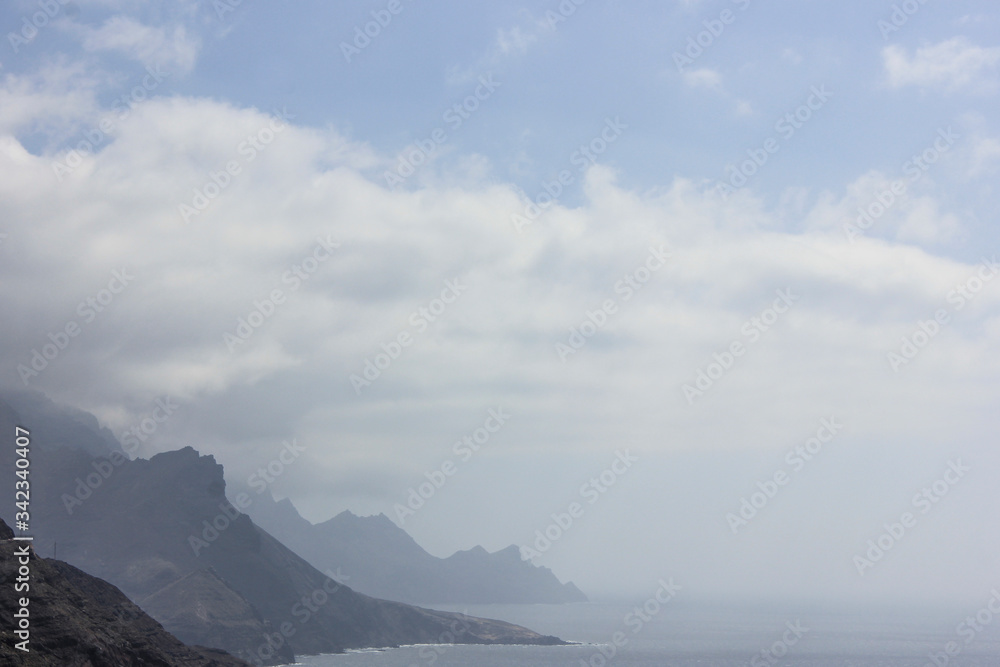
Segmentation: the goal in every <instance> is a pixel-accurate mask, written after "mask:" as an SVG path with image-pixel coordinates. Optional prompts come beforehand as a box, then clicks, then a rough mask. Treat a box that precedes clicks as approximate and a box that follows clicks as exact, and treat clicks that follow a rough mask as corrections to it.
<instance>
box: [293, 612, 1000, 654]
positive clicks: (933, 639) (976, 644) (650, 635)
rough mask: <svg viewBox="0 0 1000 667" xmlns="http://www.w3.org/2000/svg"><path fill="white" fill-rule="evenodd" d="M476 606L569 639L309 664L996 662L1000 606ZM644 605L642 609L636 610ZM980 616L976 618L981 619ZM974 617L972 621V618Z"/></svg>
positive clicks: (423, 649)
mask: <svg viewBox="0 0 1000 667" xmlns="http://www.w3.org/2000/svg"><path fill="white" fill-rule="evenodd" d="M671 604H674V602H671V603H669V604H666V605H664V606H663V607H662V608H661V609H658V610H656V612H657V613H656V614H653V615H651V614H648V613H645V612H643V610H642V609H638V610H637V609H636V607H635V606H634V605H624V604H601V603H582V604H569V605H475V606H466V605H463V606H459V607H455V606H445V607H442V606H441V605H435V607H436V608H438V609H445V610H448V611H458V612H464V613H467V614H469V615H472V616H480V617H484V618H493V619H500V620H504V621H509V622H512V623H516V624H518V625H523V626H525V627H528V628H531V629H532V630H535V631H537V632H540V633H542V634H549V635H555V636H557V637H560V638H562V639H565V640H567V641H573V642H578V643H577V644H575V645H571V646H469V645H420V646H404V647H400V648H392V649H368V650H359V651H350V652H347V653H344V654H341V655H319V656H305V657H302V658H300V661H299V662H298V663H296V664H299V665H308V666H309V667H362V666H365V667H368V666H372V667H374V666H376V665H377V666H384V667H432V666H433V667H459V666H461V667H508V666H509V667H606V666H610V665H614V666H615V667H654V666H655V667H1000V614H998V618H997V619H996V622H995V623H994V619H993V612H992V611H990V610H989V609H988V608H987V607H983V608H976V607H972V608H966V609H963V608H955V609H949V610H932V611H916V610H914V609H892V610H885V609H874V608H867V609H861V610H837V611H832V610H829V609H827V610H815V609H805V608H800V609H794V608H781V609H779V608H768V609H762V608H760V607H752V606H746V607H729V606H727V607H719V606H711V605H708V606H682V605H675V606H673V607H671V606H670V605H671ZM636 611H639V612H640V613H639V614H636ZM977 619H978V620H977ZM970 621H971V623H970Z"/></svg>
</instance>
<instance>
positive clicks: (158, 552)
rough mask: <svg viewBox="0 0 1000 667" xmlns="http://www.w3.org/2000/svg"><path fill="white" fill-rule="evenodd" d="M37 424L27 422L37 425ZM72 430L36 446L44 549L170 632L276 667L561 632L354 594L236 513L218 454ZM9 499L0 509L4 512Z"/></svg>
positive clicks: (6, 423)
mask: <svg viewBox="0 0 1000 667" xmlns="http://www.w3.org/2000/svg"><path fill="white" fill-rule="evenodd" d="M19 419H20V417H18V416H17V415H16V413H14V412H13V411H12V410H11V409H10V408H9V406H5V405H3V404H2V402H0V427H2V428H4V429H7V428H8V427H9V430H10V431H11V432H12V431H13V424H14V422H15V421H18V420H19ZM32 421H33V420H32V419H31V418H28V420H27V421H26V422H25V423H23V424H21V425H23V426H27V427H29V428H32V429H33V430H36V432H37V429H36V427H35V426H34V425H33V424H32ZM88 430H90V429H88ZM71 431H72V430H71V429H70V433H68V434H67V437H66V439H65V440H66V444H65V445H60V444H53V443H51V442H45V441H43V439H41V438H37V437H36V438H35V439H34V440H33V443H32V463H31V475H32V480H33V481H32V484H33V485H37V487H36V488H42V487H44V488H45V489H46V492H45V493H44V494H39V495H37V496H35V495H34V494H33V497H32V506H31V509H32V532H33V534H34V536H35V547H36V548H37V549H39V550H41V551H42V553H52V552H53V551H54V550H55V543H56V542H57V541H58V554H59V557H60V558H63V559H65V560H66V561H67V562H69V563H71V564H73V565H74V566H76V567H79V568H80V569H81V570H83V571H85V572H87V573H89V574H91V575H94V576H97V577H100V578H101V579H105V580H107V581H109V582H111V583H112V584H114V585H115V586H118V587H119V588H120V589H121V591H122V592H124V593H125V594H126V595H127V596H129V597H130V598H131V599H132V600H134V601H137V602H139V603H140V604H143V603H145V602H146V601H148V602H149V607H150V609H151V610H152V611H153V612H154V614H155V617H156V618H157V620H160V621H161V622H163V623H164V625H165V627H166V628H167V630H169V631H173V632H178V633H180V634H182V635H184V636H186V637H188V638H190V639H191V640H192V641H194V640H197V641H202V640H204V641H206V642H209V643H211V644H213V645H214V646H216V647H218V648H223V649H225V650H227V651H230V652H232V653H238V654H239V655H241V656H244V657H245V658H246V659H248V660H249V661H250V662H254V663H259V664H278V663H280V662H282V661H284V660H286V658H287V656H288V655H289V653H288V651H289V650H291V651H292V652H294V653H297V654H302V653H304V654H313V653H332V652H339V651H342V650H344V649H347V648H366V647H383V646H396V645H400V644H423V643H442V642H444V643H450V642H459V643H518V644H556V643H561V642H560V640H559V639H557V638H555V637H546V636H542V635H539V634H537V633H534V632H532V631H530V630H527V629H525V628H521V627H519V626H514V625H511V624H507V623H502V622H498V621H486V620H482V619H474V618H469V617H464V616H462V615H461V614H451V613H446V612H437V611H431V610H427V609H421V608H418V607H414V606H411V605H406V604H400V603H396V602H387V601H384V600H378V599H375V598H372V597H368V596H366V595H362V594H360V593H357V592H355V591H354V590H352V589H351V588H350V587H349V586H348V585H345V584H344V583H342V582H338V581H337V580H336V576H335V575H334V573H333V572H331V573H329V575H328V574H327V573H323V572H320V571H319V570H317V569H316V568H315V567H313V566H311V565H310V564H309V563H307V562H306V561H305V560H303V559H302V558H300V557H299V556H298V555H296V554H295V553H294V552H293V551H291V550H290V549H288V548H287V547H286V546H285V545H283V544H282V543H281V542H279V541H278V540H277V539H275V538H274V537H272V536H271V535H270V534H268V533H267V532H266V531H264V530H262V529H261V528H259V527H258V526H256V525H254V523H253V522H252V521H251V520H250V517H248V516H247V515H245V514H242V513H241V512H240V511H239V507H238V506H239V497H238V494H236V497H234V500H236V501H237V507H234V506H233V505H232V504H231V503H230V502H229V500H227V498H226V484H225V481H224V477H223V469H222V466H221V465H219V464H218V463H216V461H215V460H214V459H213V458H212V457H211V456H201V455H199V454H198V452H196V451H195V450H194V449H192V448H190V447H187V448H184V449H181V450H178V451H174V452H166V453H163V454H159V455H157V456H155V457H153V458H152V459H149V460H145V459H136V460H131V461H130V460H128V459H127V458H126V457H124V456H122V455H121V454H120V453H119V451H116V450H115V449H114V448H112V447H109V448H108V449H107V450H106V451H107V452H108V453H107V455H106V456H101V457H94V456H92V455H91V454H90V453H89V452H88V451H85V450H83V449H79V448H75V447H73V446H72V445H71V444H70V443H72V441H73V438H72V432H71ZM81 437H89V436H84V435H83V434H82V435H81ZM10 455H11V451H10V448H0V466H2V467H3V468H4V469H5V470H11V469H12V462H11V461H10ZM8 509H9V508H7V507H4V506H0V516H9V515H10V513H9V511H8ZM185 578H187V581H184V579H185ZM200 584H204V585H207V586H208V587H209V590H207V591H202V590H199V589H198V587H199V585H200ZM199 603H200V604H202V607H201V608H200V609H199V608H198V607H197V605H198V604H199ZM191 604H194V605H195V608H194V609H192V608H191V607H190V606H189V605H191ZM255 618H258V619H261V620H262V625H261V626H256V625H255V620H254V619H255ZM262 629H263V630H264V631H265V632H261V630H262ZM255 632H256V633H258V634H257V635H256V636H254V633H255ZM265 634H266V635H267V636H264V635H265Z"/></svg>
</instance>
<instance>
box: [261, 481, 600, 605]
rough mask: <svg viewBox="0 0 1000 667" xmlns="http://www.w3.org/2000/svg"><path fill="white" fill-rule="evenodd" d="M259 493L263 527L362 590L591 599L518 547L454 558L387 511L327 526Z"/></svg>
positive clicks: (458, 600) (454, 599) (520, 600)
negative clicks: (438, 552)
mask: <svg viewBox="0 0 1000 667" xmlns="http://www.w3.org/2000/svg"><path fill="white" fill-rule="evenodd" d="M249 495H251V496H252V497H253V504H252V505H251V506H250V507H249V508H248V509H247V512H248V513H249V514H250V516H251V517H252V518H253V520H254V521H255V522H256V523H257V524H258V525H260V526H262V527H263V528H264V529H265V530H268V531H269V532H271V534H273V535H274V536H275V537H277V538H278V539H280V540H281V541H282V542H283V543H284V544H286V545H288V547H289V548H291V549H292V550H294V551H295V552H296V553H297V554H299V555H300V556H302V557H303V558H305V559H306V560H307V561H309V563H311V564H312V565H314V566H315V567H317V568H318V569H320V570H326V569H331V570H335V569H337V568H340V569H341V571H342V572H343V573H344V574H346V575H348V576H349V577H350V581H351V586H352V587H354V588H356V589H357V590H359V591H361V592H363V593H366V594H369V595H374V596H376V597H381V598H386V599H389V600H399V601H401V602H409V603H417V604H435V603H436V604H493V603H496V604H545V603H563V602H585V601H586V600H587V596H585V595H584V594H583V593H582V592H581V591H580V589H578V588H577V587H576V586H574V585H573V584H572V583H565V584H563V583H561V582H560V581H559V579H557V578H556V576H555V574H553V572H552V570H550V569H548V568H546V567H538V566H536V565H534V564H532V563H530V562H528V561H524V560H522V559H521V555H520V552H519V550H518V548H517V547H516V546H513V545H512V546H510V547H507V548H506V549H503V550H501V551H497V552H495V553H489V552H487V551H486V550H485V549H483V548H482V547H474V548H472V549H469V550H467V551H459V552H456V553H455V554H453V555H451V556H449V557H448V558H437V557H435V556H432V555H431V554H429V553H427V552H426V551H425V550H424V549H423V548H422V547H421V546H420V545H419V544H417V543H416V542H415V541H414V540H413V538H412V537H410V535H409V534H407V533H406V531H404V530H403V529H402V528H400V527H398V526H397V525H396V524H395V523H393V522H392V520H391V519H389V518H388V517H387V516H385V515H384V514H379V515H376V516H369V517H359V516H355V515H354V514H352V513H351V512H342V513H340V514H338V515H337V516H335V517H334V518H332V519H330V520H329V521H326V522H324V523H321V524H317V525H313V524H311V523H309V522H308V521H306V520H305V519H303V518H302V517H301V516H300V515H299V513H298V512H297V511H296V509H295V507H294V506H293V505H292V503H291V502H290V501H288V500H287V499H285V500H282V501H280V502H275V501H274V500H272V499H271V497H270V495H268V494H267V493H264V494H261V495H259V496H258V495H257V494H254V493H252V492H250V493H249Z"/></svg>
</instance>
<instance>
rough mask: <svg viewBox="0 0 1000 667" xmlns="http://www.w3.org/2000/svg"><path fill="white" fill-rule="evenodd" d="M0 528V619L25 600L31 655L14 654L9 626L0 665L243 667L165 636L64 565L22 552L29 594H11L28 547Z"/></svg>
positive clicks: (119, 598) (0, 641)
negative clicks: (27, 577) (25, 561)
mask: <svg viewBox="0 0 1000 667" xmlns="http://www.w3.org/2000/svg"><path fill="white" fill-rule="evenodd" d="M12 537H13V533H12V532H11V530H10V528H9V527H8V526H7V524H6V523H3V522H2V521H0V615H2V616H3V618H4V619H7V620H9V619H12V618H13V617H14V614H15V612H17V610H18V609H19V608H20V606H19V604H18V599H19V598H20V597H22V596H25V597H27V598H28V599H29V600H30V603H29V605H28V610H29V620H30V623H31V625H30V628H29V631H30V643H29V644H28V646H27V647H28V649H29V652H27V653H25V652H23V651H20V650H18V649H16V648H15V647H14V645H15V643H16V642H17V641H19V639H18V638H15V637H14V635H13V632H12V628H11V627H10V626H11V624H10V623H9V622H5V623H3V626H2V631H0V635H2V638H0V663H2V664H5V665H25V666H26V667H35V666H38V667H42V666H45V667H48V666H50V665H51V666H52V667H78V666H79V667H132V666H135V667H150V666H153V667H175V666H176V667H247V663H246V662H243V661H242V660H238V659H236V658H234V657H232V656H230V655H227V654H226V653H224V652H222V651H218V650H214V649H205V648H201V647H189V646H185V645H184V644H182V643H181V642H180V641H179V640H178V639H177V638H175V637H173V636H171V635H170V634H169V633H167V631H166V630H164V629H163V628H162V627H161V626H160V624H159V623H157V622H156V621H154V620H153V619H152V618H150V617H149V616H147V615H146V614H145V613H144V612H143V611H142V610H141V609H140V608H139V607H137V606H136V605H135V604H133V603H132V602H131V601H130V600H129V599H128V598H127V597H126V596H125V595H124V594H123V593H122V592H121V591H119V590H118V589H117V588H115V587H114V586H112V585H111V584H109V583H108V582H106V581H101V580H100V579H97V578H95V577H92V576H90V575H88V574H86V573H85V572H82V571H80V570H78V569H77V568H75V567H73V566H71V565H68V564H67V563H64V562H62V561H57V560H50V559H45V558H39V557H38V556H37V555H36V554H35V553H34V551H33V550H31V549H30V548H28V551H29V553H28V556H27V557H26V558H27V560H28V561H29V562H28V567H29V569H30V580H29V581H28V582H27V583H28V584H29V586H30V588H29V589H28V590H27V591H22V592H15V590H14V580H15V578H16V577H17V570H18V567H20V562H19V561H20V560H21V558H23V557H21V556H20V555H19V554H20V553H21V552H22V551H23V550H24V549H25V548H26V546H25V545H27V544H28V543H27V542H15V541H14V540H12V539H10V538H12Z"/></svg>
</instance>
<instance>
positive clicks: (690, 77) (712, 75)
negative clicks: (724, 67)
mask: <svg viewBox="0 0 1000 667" xmlns="http://www.w3.org/2000/svg"><path fill="white" fill-rule="evenodd" d="M682 76H683V77H684V83H685V84H687V85H689V86H691V87H692V88H709V89H711V90H721V89H722V75H721V74H719V72H718V71H716V70H714V69H710V68H708V67H702V68H701V69H695V70H691V71H689V72H684V73H683V75H682Z"/></svg>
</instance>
